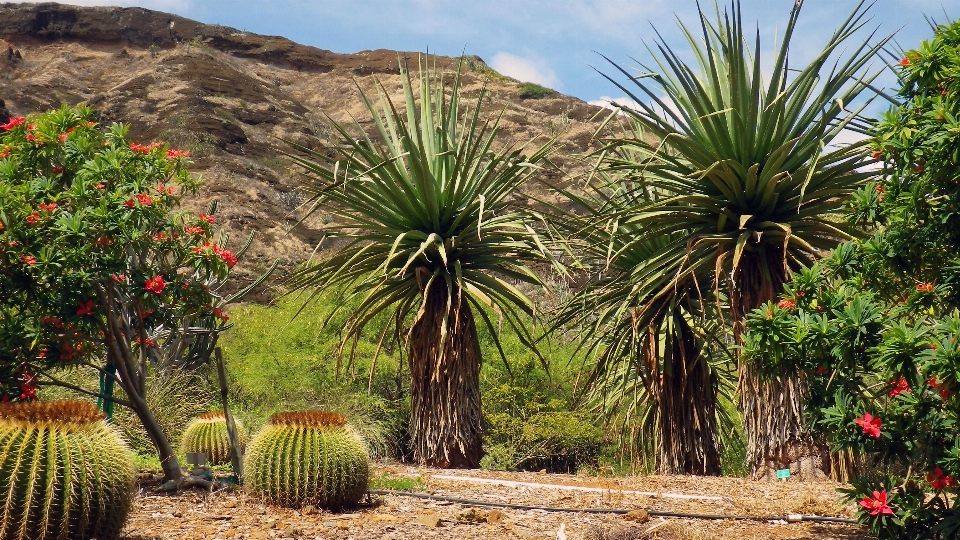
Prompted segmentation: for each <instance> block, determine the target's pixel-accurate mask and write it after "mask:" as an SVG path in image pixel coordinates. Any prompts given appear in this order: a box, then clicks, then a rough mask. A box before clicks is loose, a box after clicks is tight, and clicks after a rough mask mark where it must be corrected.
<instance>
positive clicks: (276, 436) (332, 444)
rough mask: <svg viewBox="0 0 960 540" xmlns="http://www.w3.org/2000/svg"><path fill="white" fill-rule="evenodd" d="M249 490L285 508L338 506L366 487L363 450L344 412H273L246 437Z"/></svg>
mask: <svg viewBox="0 0 960 540" xmlns="http://www.w3.org/2000/svg"><path fill="white" fill-rule="evenodd" d="M243 469H244V485H245V487H246V489H247V491H249V492H250V493H252V494H255V495H258V496H261V497H264V498H266V499H267V500H269V501H270V502H272V503H274V504H278V505H281V506H289V507H294V508H297V507H301V506H304V505H308V504H311V505H314V506H317V507H321V508H328V509H333V510H337V509H340V508H344V507H350V506H353V505H355V504H357V503H358V502H359V501H360V498H361V497H363V494H364V493H366V491H367V479H368V476H369V474H370V469H369V464H368V458H367V450H366V448H365V446H364V444H363V441H361V440H360V437H359V436H358V435H357V434H356V432H355V431H354V430H353V429H351V428H350V427H349V426H347V420H346V418H344V417H343V416H341V415H339V414H336V413H330V412H324V411H301V412H288V413H277V414H274V415H273V416H271V417H270V420H269V422H267V425H266V426H264V427H263V429H262V430H260V432H259V433H257V435H256V436H255V437H254V438H253V440H252V441H251V442H250V446H249V447H248V449H247V453H246V456H245V459H244V464H243Z"/></svg>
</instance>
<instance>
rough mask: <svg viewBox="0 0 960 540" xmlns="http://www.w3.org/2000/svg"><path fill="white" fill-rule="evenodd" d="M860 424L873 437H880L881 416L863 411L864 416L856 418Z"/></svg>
mask: <svg viewBox="0 0 960 540" xmlns="http://www.w3.org/2000/svg"><path fill="white" fill-rule="evenodd" d="M856 423H857V425H858V426H860V427H862V428H863V432H864V433H865V434H866V435H869V436H871V437H873V438H875V439H876V438H879V437H880V424H881V420H880V418H877V417H874V416H873V415H871V414H870V413H863V416H861V417H860V418H857V419H856Z"/></svg>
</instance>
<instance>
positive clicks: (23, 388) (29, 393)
mask: <svg viewBox="0 0 960 540" xmlns="http://www.w3.org/2000/svg"><path fill="white" fill-rule="evenodd" d="M20 399H21V400H23V401H36V400H37V388H36V387H35V386H33V385H32V384H30V383H23V384H21V385H20Z"/></svg>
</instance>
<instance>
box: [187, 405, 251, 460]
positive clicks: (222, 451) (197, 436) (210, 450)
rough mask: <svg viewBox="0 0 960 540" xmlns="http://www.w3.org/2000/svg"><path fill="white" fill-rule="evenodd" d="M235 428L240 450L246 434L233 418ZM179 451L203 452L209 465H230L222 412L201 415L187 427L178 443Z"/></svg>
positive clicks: (225, 426) (225, 427) (227, 439)
mask: <svg viewBox="0 0 960 540" xmlns="http://www.w3.org/2000/svg"><path fill="white" fill-rule="evenodd" d="M233 421H234V423H235V424H236V426H237V438H239V439H240V450H241V451H243V448H244V447H245V446H246V445H247V432H246V431H245V430H244V428H243V424H242V423H241V422H240V420H237V419H236V418H234V420H233ZM180 450H181V451H182V452H183V453H185V454H186V453H187V452H203V453H205V454H207V461H209V462H210V464H211V465H226V464H228V463H230V437H228V436H227V420H226V418H224V416H223V411H217V412H208V413H203V414H201V415H200V416H199V417H198V418H197V419H195V420H194V421H193V422H190V424H189V425H188V426H187V429H186V430H184V432H183V439H182V440H181V441H180Z"/></svg>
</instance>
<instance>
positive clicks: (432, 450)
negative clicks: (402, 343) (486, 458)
mask: <svg viewBox="0 0 960 540" xmlns="http://www.w3.org/2000/svg"><path fill="white" fill-rule="evenodd" d="M425 294H427V301H426V310H425V311H424V312H423V315H422V316H421V317H420V318H419V319H418V320H417V321H416V322H415V323H414V325H413V328H412V329H411V331H410V342H409V352H410V356H409V358H410V378H411V380H410V438H411V445H412V447H413V456H414V459H415V460H416V461H418V462H420V463H423V464H426V465H430V466H433V467H440V468H475V467H477V466H479V464H480V457H481V456H482V455H483V449H482V440H481V435H482V425H481V412H480V347H479V343H477V332H476V325H475V322H474V319H473V313H472V312H471V310H470V305H469V303H468V302H467V299H466V298H464V297H463V296H462V294H461V291H459V290H458V289H456V288H454V289H453V291H452V294H448V289H447V285H446V283H445V282H444V281H443V280H435V281H434V282H433V284H432V285H431V286H430V288H429V290H427V291H426V292H425ZM448 303H449V306H450V309H449V313H448V314H447V315H446V319H444V313H445V311H446V308H447V305H448ZM444 326H446V336H445V338H444V336H442V334H443V332H442V329H443V328H444Z"/></svg>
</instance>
